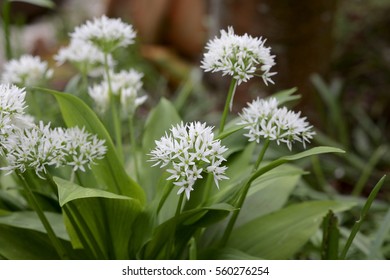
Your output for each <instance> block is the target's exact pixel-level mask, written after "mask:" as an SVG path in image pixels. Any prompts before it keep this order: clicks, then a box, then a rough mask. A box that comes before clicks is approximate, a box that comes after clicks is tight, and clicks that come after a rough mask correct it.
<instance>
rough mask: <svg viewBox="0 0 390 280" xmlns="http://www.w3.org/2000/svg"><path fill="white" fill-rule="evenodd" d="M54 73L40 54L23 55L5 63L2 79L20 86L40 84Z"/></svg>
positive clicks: (4, 81)
mask: <svg viewBox="0 0 390 280" xmlns="http://www.w3.org/2000/svg"><path fill="white" fill-rule="evenodd" d="M52 75H53V70H52V69H49V68H48V65H47V62H45V61H42V60H41V59H40V58H39V57H38V56H32V55H23V56H21V57H20V58H19V59H12V60H10V61H8V62H7V63H5V64H4V69H3V73H2V76H1V81H2V82H3V83H10V84H15V85H18V86H39V85H41V84H43V83H45V82H46V81H47V80H48V79H50V78H51V77H52Z"/></svg>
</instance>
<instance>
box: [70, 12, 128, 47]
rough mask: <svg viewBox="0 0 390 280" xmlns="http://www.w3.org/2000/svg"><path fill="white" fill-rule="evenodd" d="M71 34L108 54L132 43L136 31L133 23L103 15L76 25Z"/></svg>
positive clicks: (73, 37)
mask: <svg viewBox="0 0 390 280" xmlns="http://www.w3.org/2000/svg"><path fill="white" fill-rule="evenodd" d="M70 36H71V38H72V39H75V40H82V41H86V42H90V43H92V44H94V45H95V46H96V47H97V48H99V49H100V50H101V51H102V52H104V53H106V54H108V53H110V52H112V51H113V50H114V49H116V48H118V47H126V46H128V45H130V44H132V43H133V42H134V38H135V31H134V30H133V27H132V25H130V24H126V23H124V22H123V21H122V20H121V19H119V18H116V19H113V18H108V17H107V16H105V15H103V16H102V17H100V18H94V19H93V21H87V22H86V23H85V24H83V25H81V26H79V27H76V29H75V31H74V32H73V33H71V34H70Z"/></svg>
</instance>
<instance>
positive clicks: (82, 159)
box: [0, 122, 106, 177]
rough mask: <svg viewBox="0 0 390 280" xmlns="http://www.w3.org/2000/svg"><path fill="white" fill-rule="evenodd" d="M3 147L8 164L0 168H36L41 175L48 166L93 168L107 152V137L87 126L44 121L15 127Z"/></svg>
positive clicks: (9, 169)
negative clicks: (64, 126)
mask: <svg viewBox="0 0 390 280" xmlns="http://www.w3.org/2000/svg"><path fill="white" fill-rule="evenodd" d="M4 147H5V149H4V150H5V158H6V160H7V162H8V166H6V167H2V168H0V169H1V170H6V171H9V172H12V171H14V170H19V171H20V172H25V171H26V169H33V170H35V173H36V174H37V175H38V176H40V177H42V174H43V173H46V172H47V167H49V166H53V167H56V168H57V167H61V166H65V165H69V166H72V167H73V171H77V170H81V171H85V166H88V167H89V168H90V167H91V164H94V163H95V162H96V160H97V159H101V158H103V156H104V154H105V153H106V147H105V146H104V140H99V139H98V138H97V137H96V135H92V134H90V133H88V132H85V131H84V129H80V128H78V127H73V128H69V129H62V128H53V129H52V128H50V124H48V125H46V126H45V125H44V124H43V123H42V122H40V123H39V125H36V126H34V127H33V128H29V129H19V130H15V132H14V133H13V134H12V135H10V136H9V137H8V138H7V140H6V142H5V143H4Z"/></svg>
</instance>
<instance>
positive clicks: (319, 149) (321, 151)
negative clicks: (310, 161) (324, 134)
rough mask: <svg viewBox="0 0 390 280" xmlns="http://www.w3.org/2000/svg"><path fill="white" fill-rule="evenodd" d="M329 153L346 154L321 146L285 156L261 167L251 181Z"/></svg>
mask: <svg viewBox="0 0 390 280" xmlns="http://www.w3.org/2000/svg"><path fill="white" fill-rule="evenodd" d="M327 153H344V151H343V150H341V149H339V148H333V147H326V146H321V147H315V148H312V149H310V150H307V151H304V152H301V153H298V154H295V155H291V156H285V157H281V158H279V159H277V160H274V161H272V162H270V163H269V164H267V165H266V166H264V167H261V168H260V169H259V170H258V171H256V173H255V174H253V176H252V177H251V181H253V180H255V179H256V178H258V177H259V176H261V175H263V174H264V173H266V172H268V171H270V170H272V169H274V168H275V167H277V166H279V165H282V164H284V163H287V162H290V161H295V160H299V159H302V158H305V157H309V156H313V155H320V154H327Z"/></svg>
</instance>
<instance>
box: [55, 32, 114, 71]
mask: <svg viewBox="0 0 390 280" xmlns="http://www.w3.org/2000/svg"><path fill="white" fill-rule="evenodd" d="M54 59H55V60H56V61H57V63H58V64H59V65H60V64H63V63H64V62H66V61H69V62H71V63H72V64H74V65H75V66H76V67H77V68H78V69H79V70H80V72H82V73H86V74H88V75H90V76H98V75H102V74H103V73H104V53H103V52H102V51H101V50H100V49H98V48H97V47H96V46H94V45H93V44H91V43H89V42H87V41H82V40H77V39H75V40H71V42H70V44H69V46H67V47H63V48H61V49H60V50H59V51H58V54H57V55H55V56H54ZM114 64H115V63H114V60H113V58H112V56H111V55H110V54H108V65H109V67H113V66H114Z"/></svg>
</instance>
